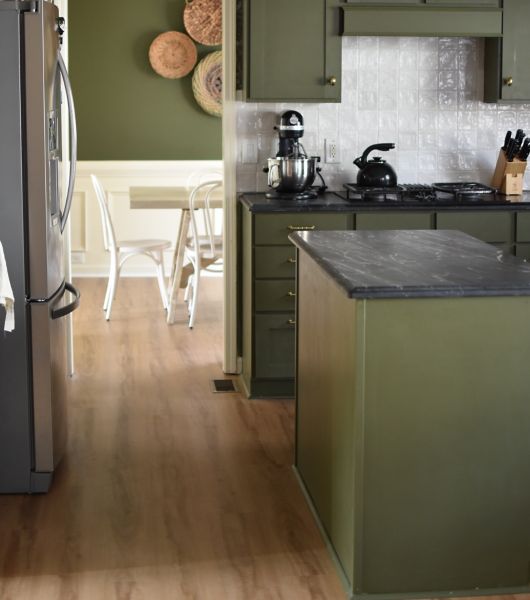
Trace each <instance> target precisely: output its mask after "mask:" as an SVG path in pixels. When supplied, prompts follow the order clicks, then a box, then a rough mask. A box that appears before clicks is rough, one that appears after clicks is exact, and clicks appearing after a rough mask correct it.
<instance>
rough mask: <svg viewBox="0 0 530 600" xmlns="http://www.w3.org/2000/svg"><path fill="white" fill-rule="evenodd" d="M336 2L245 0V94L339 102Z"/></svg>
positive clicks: (257, 97) (269, 98)
mask: <svg viewBox="0 0 530 600" xmlns="http://www.w3.org/2000/svg"><path fill="white" fill-rule="evenodd" d="M338 5H339V1H338V0H247V4H246V8H247V10H248V19H247V20H246V24H247V27H248V29H247V32H246V47H247V51H246V61H247V64H246V73H245V76H246V77H245V78H246V86H245V87H246V98H247V100H253V101H264V102H267V101H284V100H287V101H292V100H297V101H301V102H312V101H314V102H340V98H341V81H340V80H341V38H340V34H339V28H340V26H339V18H340V12H339V8H338Z"/></svg>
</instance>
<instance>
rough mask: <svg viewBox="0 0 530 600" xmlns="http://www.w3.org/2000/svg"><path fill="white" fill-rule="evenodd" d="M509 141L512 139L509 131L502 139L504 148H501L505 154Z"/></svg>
mask: <svg viewBox="0 0 530 600" xmlns="http://www.w3.org/2000/svg"><path fill="white" fill-rule="evenodd" d="M511 139H512V132H511V131H507V132H506V137H505V138H504V146H503V147H502V149H503V150H504V151H505V152H506V151H507V150H508V144H509V143H510V140H511Z"/></svg>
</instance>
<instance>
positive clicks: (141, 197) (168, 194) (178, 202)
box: [129, 186, 224, 324]
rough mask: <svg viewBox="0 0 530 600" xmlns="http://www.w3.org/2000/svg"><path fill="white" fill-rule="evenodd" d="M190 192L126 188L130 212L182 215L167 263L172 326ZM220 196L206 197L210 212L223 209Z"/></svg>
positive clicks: (198, 204)
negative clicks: (168, 211) (174, 211)
mask: <svg viewBox="0 0 530 600" xmlns="http://www.w3.org/2000/svg"><path fill="white" fill-rule="evenodd" d="M189 195H190V190H189V189H188V188H186V187H177V186H174V187H164V186H148V187H146V186H142V187H140V186H131V187H129V202H130V204H129V206H130V208H131V209H144V210H145V209H177V210H180V211H181V213H182V215H181V218H180V221H179V226H178V231H177V238H176V242H175V252H174V253H173V260H172V262H171V274H170V276H169V283H168V309H167V322H168V323H169V324H172V323H174V322H175V304H176V299H177V295H178V290H179V288H180V286H181V279H182V272H183V267H184V254H185V249H186V241H187V238H188V234H189V228H190V219H191V217H190V203H189ZM223 200H224V195H223V191H222V190H221V189H218V190H214V191H213V192H212V193H211V195H210V200H209V204H210V208H223ZM203 204H204V198H201V199H197V200H196V201H195V206H196V207H197V208H199V209H200V208H201V205H203Z"/></svg>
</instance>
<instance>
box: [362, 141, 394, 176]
mask: <svg viewBox="0 0 530 600" xmlns="http://www.w3.org/2000/svg"><path fill="white" fill-rule="evenodd" d="M395 147H396V145H395V144H392V143H389V144H374V145H373V146H368V148H366V150H365V151H364V152H363V155H362V156H360V157H359V158H356V159H355V160H354V161H353V164H354V165H356V166H357V167H359V172H358V173H357V185H360V186H363V187H395V186H396V185H397V175H396V172H395V171H394V169H393V168H392V167H391V166H390V165H389V164H388V163H387V162H386V161H384V160H383V159H382V158H381V157H380V156H374V158H372V160H368V155H369V154H370V152H372V150H382V151H383V152H388V151H389V150H392V149H393V148H395Z"/></svg>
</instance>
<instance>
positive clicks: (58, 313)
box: [52, 282, 81, 319]
mask: <svg viewBox="0 0 530 600" xmlns="http://www.w3.org/2000/svg"><path fill="white" fill-rule="evenodd" d="M64 289H65V291H67V292H70V293H71V294H73V295H74V299H73V300H72V302H70V304H67V305H66V306H61V308H54V309H53V310H52V319H60V318H61V317H66V315H69V314H70V313H71V312H74V310H75V309H76V308H77V307H78V306H79V298H81V293H80V292H79V290H78V289H77V288H76V287H74V286H73V285H72V284H71V283H68V282H66V283H65V284H64ZM63 295H64V292H63V294H61V295H60V298H62V297H63Z"/></svg>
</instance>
